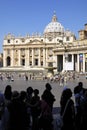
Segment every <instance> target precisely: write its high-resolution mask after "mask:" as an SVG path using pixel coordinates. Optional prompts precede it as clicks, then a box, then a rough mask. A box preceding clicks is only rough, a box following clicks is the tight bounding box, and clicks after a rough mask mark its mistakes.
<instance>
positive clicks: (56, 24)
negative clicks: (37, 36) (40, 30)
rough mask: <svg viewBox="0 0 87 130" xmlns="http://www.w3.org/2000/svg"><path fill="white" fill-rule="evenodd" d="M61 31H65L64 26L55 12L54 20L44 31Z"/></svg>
mask: <svg viewBox="0 0 87 130" xmlns="http://www.w3.org/2000/svg"><path fill="white" fill-rule="evenodd" d="M53 32H61V33H64V27H63V26H62V25H61V23H59V22H58V21H57V17H56V15H55V14H54V15H53V17H52V21H51V22H50V23H49V24H48V25H47V26H46V27H45V29H44V33H53Z"/></svg>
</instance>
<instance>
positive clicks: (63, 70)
mask: <svg viewBox="0 0 87 130" xmlns="http://www.w3.org/2000/svg"><path fill="white" fill-rule="evenodd" d="M64 70H65V54H63V71H64Z"/></svg>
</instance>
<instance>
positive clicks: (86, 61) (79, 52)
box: [3, 14, 87, 72]
mask: <svg viewBox="0 0 87 130" xmlns="http://www.w3.org/2000/svg"><path fill="white" fill-rule="evenodd" d="M3 67H4V68H6V67H7V68H14V67H15V69H17V68H22V69H25V70H32V71H33V70H43V71H45V70H46V69H48V70H49V69H51V70H53V71H54V72H61V71H67V70H73V71H77V72H87V24H85V28H84V30H80V31H79V39H76V37H75V34H73V33H72V32H71V31H69V30H65V29H64V27H63V26H62V25H61V24H60V23H59V22H58V21H57V17H56V15H55V14H54V15H53V17H52V21H51V22H50V23H49V24H48V25H47V26H46V27H45V29H44V31H43V35H40V34H37V33H36V34H33V35H26V36H25V37H22V36H18V37H15V36H14V35H12V34H10V33H9V34H8V35H6V36H5V37H4V41H3Z"/></svg>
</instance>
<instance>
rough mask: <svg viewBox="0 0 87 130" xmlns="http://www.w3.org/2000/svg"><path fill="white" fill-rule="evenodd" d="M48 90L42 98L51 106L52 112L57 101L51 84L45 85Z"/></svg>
mask: <svg viewBox="0 0 87 130" xmlns="http://www.w3.org/2000/svg"><path fill="white" fill-rule="evenodd" d="M45 87H46V89H45V90H44V92H43V94H42V97H43V99H44V100H45V101H46V102H47V104H48V105H49V106H50V108H51V111H52V110H53V104H54V102H55V101H56V99H55V96H54V95H53V94H52V92H51V90H52V87H51V85H50V84H49V83H46V85H45Z"/></svg>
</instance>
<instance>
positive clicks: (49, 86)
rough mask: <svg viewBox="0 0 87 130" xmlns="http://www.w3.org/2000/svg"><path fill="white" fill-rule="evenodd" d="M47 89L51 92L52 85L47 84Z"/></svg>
mask: <svg viewBox="0 0 87 130" xmlns="http://www.w3.org/2000/svg"><path fill="white" fill-rule="evenodd" d="M45 87H46V89H47V90H49V91H50V90H51V89H52V87H51V85H50V84H49V83H46V85H45Z"/></svg>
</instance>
